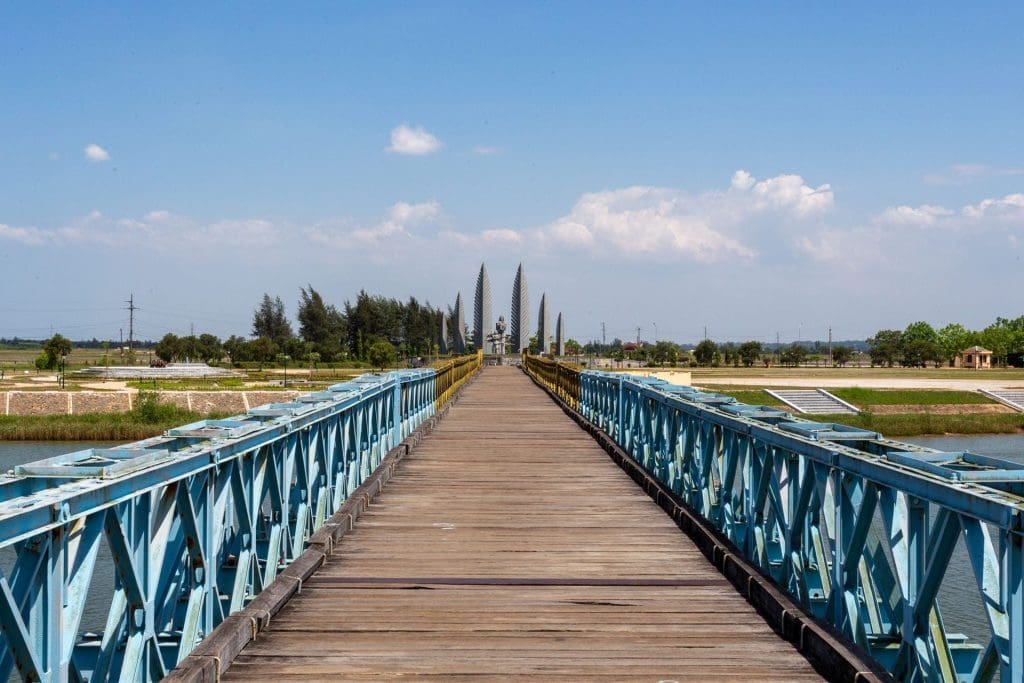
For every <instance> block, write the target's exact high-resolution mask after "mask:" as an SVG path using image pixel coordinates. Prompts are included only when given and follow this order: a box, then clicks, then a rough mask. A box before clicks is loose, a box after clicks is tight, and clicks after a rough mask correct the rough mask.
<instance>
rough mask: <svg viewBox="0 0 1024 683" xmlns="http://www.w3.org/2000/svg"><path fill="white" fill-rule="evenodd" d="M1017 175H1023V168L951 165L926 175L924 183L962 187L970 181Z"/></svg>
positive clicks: (974, 164) (967, 164) (973, 164)
mask: <svg viewBox="0 0 1024 683" xmlns="http://www.w3.org/2000/svg"><path fill="white" fill-rule="evenodd" d="M1018 175H1024V168H1021V167H1019V166H992V165H989V164H976V163H965V164H952V165H950V166H947V167H946V168H945V169H943V170H942V171H938V172H932V173H927V174H925V176H924V182H926V183H928V184H929V185H963V184H965V183H966V182H968V181H971V180H977V179H982V178H999V177H1005V176H1018Z"/></svg>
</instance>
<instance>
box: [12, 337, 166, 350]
mask: <svg viewBox="0 0 1024 683" xmlns="http://www.w3.org/2000/svg"><path fill="white" fill-rule="evenodd" d="M47 341H48V340H47V339H22V338H21V337H11V338H10V339H7V338H6V337H0V349H3V350H5V351H25V350H34V349H39V348H41V347H42V346H43V344H45V343H46V342H47ZM71 343H72V344H73V345H74V347H75V348H76V349H116V348H118V347H119V346H127V345H128V341H127V340H122V341H118V340H117V339H96V338H95V337H93V338H92V339H77V340H72V342H71ZM154 346H156V342H155V341H149V340H145V339H136V340H135V341H133V342H132V348H135V349H151V348H153V347H154Z"/></svg>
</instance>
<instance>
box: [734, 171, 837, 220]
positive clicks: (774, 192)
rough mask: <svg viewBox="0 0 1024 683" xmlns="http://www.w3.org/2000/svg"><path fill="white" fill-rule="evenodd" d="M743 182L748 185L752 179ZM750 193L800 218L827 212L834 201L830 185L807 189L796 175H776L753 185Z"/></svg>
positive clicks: (802, 180)
mask: <svg viewBox="0 0 1024 683" xmlns="http://www.w3.org/2000/svg"><path fill="white" fill-rule="evenodd" d="M745 180H746V182H748V183H749V182H750V181H752V180H753V178H749V176H748V178H746V179H745ZM733 182H734V183H735V182H736V176H733ZM738 189H746V188H738ZM751 192H752V193H753V194H754V196H756V197H758V198H760V199H761V200H762V201H764V202H767V203H768V204H770V205H771V206H773V207H774V208H777V209H787V210H792V211H794V212H795V213H796V214H797V215H800V216H806V215H809V214H813V213H821V212H823V211H827V210H829V209H831V208H832V204H833V199H834V198H833V195H832V186H831V185H828V184H825V185H819V186H818V187H809V186H808V185H807V184H806V183H804V179H803V178H801V177H800V176H798V175H778V176H775V177H774V178H768V179H767V180H762V181H761V182H759V183H755V184H754V185H753V187H752V188H751Z"/></svg>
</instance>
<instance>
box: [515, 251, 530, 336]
mask: <svg viewBox="0 0 1024 683" xmlns="http://www.w3.org/2000/svg"><path fill="white" fill-rule="evenodd" d="M511 318H512V320H511V323H512V335H511V337H512V339H511V342H512V353H522V352H523V351H525V350H529V348H530V295H529V292H528V291H527V289H526V276H525V275H524V274H523V264H522V263H520V264H519V268H517V269H516V279H515V282H514V283H513V284H512V315H511Z"/></svg>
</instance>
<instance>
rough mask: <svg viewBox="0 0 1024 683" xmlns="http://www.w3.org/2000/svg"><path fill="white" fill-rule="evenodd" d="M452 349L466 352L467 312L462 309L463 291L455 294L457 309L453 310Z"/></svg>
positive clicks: (456, 351) (457, 351)
mask: <svg viewBox="0 0 1024 683" xmlns="http://www.w3.org/2000/svg"><path fill="white" fill-rule="evenodd" d="M452 317H453V318H454V319H453V320H452V324H453V325H454V326H455V329H453V330H452V351H454V352H455V353H465V352H466V314H465V313H464V312H463V310H462V292H459V293H458V294H456V295H455V310H454V311H452Z"/></svg>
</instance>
